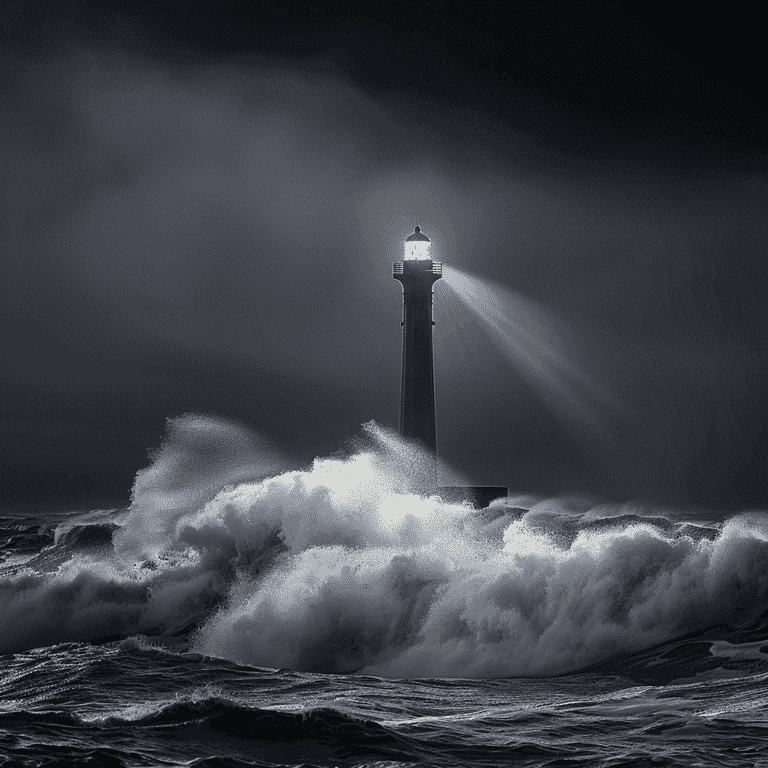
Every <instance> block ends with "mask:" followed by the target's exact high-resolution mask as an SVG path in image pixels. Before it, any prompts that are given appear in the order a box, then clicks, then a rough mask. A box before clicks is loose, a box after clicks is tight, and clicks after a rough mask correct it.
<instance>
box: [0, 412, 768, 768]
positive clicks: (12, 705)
mask: <svg viewBox="0 0 768 768" xmlns="http://www.w3.org/2000/svg"><path fill="white" fill-rule="evenodd" d="M420 462H421V459H420V457H419V455H418V454H417V453H416V452H414V451H413V449H411V448H409V447H408V446H405V445H403V444H401V443H399V441H398V439H397V438H396V437H395V436H393V435H391V434H390V433H388V432H386V431H385V430H383V429H380V428H378V427H376V426H375V425H369V426H368V427H367V442H365V441H363V442H361V443H359V444H357V445H355V446H352V447H350V448H349V450H347V451H346V452H344V453H340V454H339V455H338V456H334V457H330V458H325V459H317V460H315V462H314V463H313V464H312V466H310V467H306V468H303V469H290V468H285V467H282V468H281V467H279V466H278V465H279V464H280V459H279V458H278V457H277V456H276V455H273V454H270V452H269V450H268V449H266V448H265V447H264V446H262V445H261V444H260V443H259V442H258V439H257V438H256V437H255V436H253V435H251V434H250V433H248V432H247V431H246V430H244V429H243V428H241V427H237V426H236V425H233V424H229V423H227V422H224V421H222V420H220V419H214V418H211V417H202V416H186V417H182V418H179V419H176V420H173V421H172V422H170V424H169V433H168V436H167V438H166V441H165V443H164V444H163V446H162V448H161V449H160V450H159V451H157V452H156V453H155V454H154V455H153V456H152V460H151V463H150V465H149V466H148V467H147V469H145V470H142V471H141V472H140V473H139V474H138V476H137V478H136V481H135V483H134V486H133V489H132V494H131V500H130V503H129V504H127V505H125V506H121V507H118V508H110V509H86V508H83V509H80V510H76V511H72V510H64V509H63V508H62V509H56V508H55V507H54V508H51V509H48V510H45V511H39V512H35V513H30V512H29V511H23V510H14V509H7V510H5V511H4V512H3V514H2V519H0V549H1V551H2V554H1V555H0V558H1V561H0V620H1V621H2V624H0V654H2V673H1V674H0V765H2V766H65V765H73V766H74V765H94V766H96V765H99V766H100V765H105V766H178V765H189V766H202V765H205V766H345V767H349V768H352V767H353V766H379V767H381V768H383V767H384V766H392V767H394V766H467V765H471V766H508V765H514V766H542V767H543V766H548V767H549V768H556V767H562V768H565V766H605V767H606V768H607V767H608V766H611V767H613V766H638V767H639V766H734V767H736V766H739V767H742V766H768V687H766V682H767V681H768V610H767V609H768V513H766V512H764V511H760V510H753V511H744V512H740V513H727V514H726V513H717V512H703V511H686V510H675V509H665V508H663V507H662V506H660V505H658V504H651V503H648V502H640V501H634V502H626V503H623V504H617V503H613V502H605V501H600V500H595V499H590V498H586V497H584V496H582V495H578V494H571V495H568V496H560V497H557V498H554V499H552V498H549V499H548V498H537V497H534V496H531V495H528V496H523V495H519V496H516V497H511V498H510V499H508V500H504V499H499V500H496V501H494V502H492V503H491V504H490V506H489V507H488V508H486V509H483V510H477V509H473V508H471V507H470V506H468V505H457V504H448V503H444V502H443V501H442V499H441V498H440V497H439V496H436V495H434V494H429V493H427V492H424V491H423V490H421V491H420V490H419V488H420V487H421V485H423V482H424V467H423V463H420Z"/></svg>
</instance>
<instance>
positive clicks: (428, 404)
mask: <svg viewBox="0 0 768 768" xmlns="http://www.w3.org/2000/svg"><path fill="white" fill-rule="evenodd" d="M431 245H432V244H431V242H430V240H429V238H428V237H427V236H426V235H425V234H424V233H423V232H422V231H421V230H420V229H419V227H416V230H415V231H414V233H413V234H412V235H410V236H409V237H407V238H406V240H405V252H404V254H403V260H402V261H396V262H395V263H394V264H393V265H392V277H393V278H394V279H395V280H399V281H400V282H401V283H402V284H403V322H402V323H401V325H402V326H403V370H402V379H401V383H400V434H401V435H402V436H403V437H405V438H406V439H410V440H414V441H418V442H419V443H421V445H422V447H424V448H426V449H427V450H428V451H430V452H431V453H432V454H433V455H435V454H436V451H437V439H436V436H435V374H434V370H433V363H432V326H433V325H434V324H435V323H434V321H433V320H432V286H433V285H434V284H435V283H436V282H437V281H438V280H439V279H440V278H441V277H442V275H443V265H442V262H439V261H432V254H431V253H430V246H431Z"/></svg>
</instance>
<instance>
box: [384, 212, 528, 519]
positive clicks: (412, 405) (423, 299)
mask: <svg viewBox="0 0 768 768" xmlns="http://www.w3.org/2000/svg"><path fill="white" fill-rule="evenodd" d="M431 246H432V243H431V242H430V240H429V238H428V237H427V236H426V235H425V234H424V233H423V232H422V231H421V229H420V228H419V227H416V229H415V231H414V233H413V234H412V235H409V236H408V237H407V238H406V239H405V248H404V253H403V260H402V261H396V262H395V263H394V264H393V265H392V277H394V278H395V280H399V281H400V282H401V283H402V285H403V322H402V323H401V325H402V327H403V369H402V378H401V380H400V434H401V435H402V436H403V437H404V438H406V440H411V441H413V442H416V443H418V444H419V445H421V447H422V448H424V449H426V450H427V452H428V453H429V454H431V456H432V458H433V462H432V469H431V470H430V472H429V474H430V475H432V478H431V479H430V480H429V482H428V483H427V484H426V485H427V486H429V487H428V489H427V490H429V491H430V492H435V491H437V493H439V495H440V496H441V498H442V499H443V500H444V501H447V502H453V503H460V502H464V501H467V502H469V503H470V504H472V505H474V506H475V508H477V509H483V508H485V507H487V506H488V505H489V504H490V503H491V501H493V500H494V499H499V498H502V499H506V498H507V497H508V496H509V490H508V488H507V487H506V486H498V485H446V486H441V487H437V437H436V435H435V373H434V368H433V362H432V326H433V325H434V324H435V322H434V320H433V319H432V286H433V285H434V284H435V283H436V282H437V281H438V280H439V279H440V278H441V277H442V276H443V264H442V262H440V261H432V253H431ZM518 511H521V510H518ZM523 511H524V510H523Z"/></svg>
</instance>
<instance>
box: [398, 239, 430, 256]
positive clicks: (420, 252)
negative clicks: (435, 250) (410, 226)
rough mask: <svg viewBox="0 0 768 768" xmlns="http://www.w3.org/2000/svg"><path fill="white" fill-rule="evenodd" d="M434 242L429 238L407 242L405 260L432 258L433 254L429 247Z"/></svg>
mask: <svg viewBox="0 0 768 768" xmlns="http://www.w3.org/2000/svg"><path fill="white" fill-rule="evenodd" d="M431 245H432V243H430V242H429V240H411V241H410V242H406V244H405V254H404V255H403V260H404V261H414V260H417V259H431V258H432V254H431V253H430V252H429V247H430V246H431Z"/></svg>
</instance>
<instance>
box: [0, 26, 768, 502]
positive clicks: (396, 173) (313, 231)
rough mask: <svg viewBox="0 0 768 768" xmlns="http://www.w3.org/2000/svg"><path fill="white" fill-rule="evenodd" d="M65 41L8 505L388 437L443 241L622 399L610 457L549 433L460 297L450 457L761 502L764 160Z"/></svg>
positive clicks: (338, 52) (663, 494) (43, 118)
mask: <svg viewBox="0 0 768 768" xmlns="http://www.w3.org/2000/svg"><path fill="white" fill-rule="evenodd" d="M78 25H80V26H78ZM64 26H65V32H63V33H62V34H61V35H59V36H58V38H56V40H57V42H56V44H55V45H53V44H51V45H48V46H40V47H39V48H33V47H30V46H26V47H25V46H24V45H20V46H17V48H16V49H15V53H14V52H13V51H10V52H9V53H8V55H7V58H6V61H5V64H4V74H3V88H2V107H1V109H2V113H3V120H4V124H5V129H4V131H3V132H2V138H0V150H1V151H0V157H2V160H1V161H0V162H2V169H1V172H2V174H3V177H4V178H5V179H6V180H7V181H6V184H5V186H4V191H3V202H2V206H3V220H4V222H5V226H4V233H3V237H2V242H1V243H0V248H1V249H2V260H3V263H4V265H5V279H4V280H3V281H2V288H0V300H1V301H2V308H3V316H4V324H5V328H6V334H5V335H6V337H7V338H8V339H9V342H8V345H7V347H6V349H5V351H4V363H3V370H4V373H3V376H4V380H5V391H6V397H5V398H4V400H3V406H2V407H3V421H2V425H3V426H2V429H3V438H4V445H5V449H4V450H5V453H4V455H3V456H4V457H3V461H4V462H5V463H4V466H5V467H6V469H5V475H6V477H8V478H9V482H8V483H7V489H6V490H5V499H6V501H8V502H13V503H19V502H24V501H30V502H31V501H37V500H40V499H48V500H52V499H60V500H61V499H64V498H70V497H71V498H75V497H78V498H79V497H96V496H114V497H119V496H125V495H127V493H128V490H129V488H130V486H131V482H132V478H133V476H134V474H135V472H136V471H137V470H138V469H139V468H141V467H142V466H146V463H147V450H148V449H152V448H155V447H157V446H158V445H159V442H160V440H161V436H162V433H163V428H164V423H165V419H166V418H168V417H173V416H177V415H180V414H182V413H185V412H188V411H194V412H198V413H205V414H209V415H211V416H221V417H223V418H225V419H235V420H237V421H239V422H242V423H245V424H248V425H250V426H251V427H253V428H255V429H256V430H258V431H259V433H261V434H264V435H265V436H266V437H267V438H268V439H269V440H270V441H271V443H272V444H274V445H275V447H276V450H279V451H281V452H282V453H283V455H285V456H288V457H290V459H291V460H292V461H293V462H294V464H297V465H298V464H301V463H302V462H304V463H307V462H311V461H312V459H313V458H314V457H315V456H318V455H328V454H329V453H332V452H333V451H334V450H336V449H337V448H338V446H340V445H342V444H343V442H344V440H346V439H348V438H349V437H351V436H352V435H354V434H356V433H357V431H358V429H359V425H360V424H361V423H364V422H367V421H369V420H370V419H374V420H376V421H377V422H379V423H381V424H384V425H394V423H395V421H396V418H397V403H398V398H397V392H398V386H399V373H400V372H399V365H400V336H399V323H400V313H401V299H400V295H399V286H398V285H397V284H396V283H394V281H392V280H391V276H390V263H391V262H392V261H395V260H398V259H399V258H400V256H401V248H402V240H403V239H404V238H405V237H406V236H407V234H409V232H411V231H412V229H413V226H414V225H415V224H416V223H419V224H420V226H421V228H422V229H423V231H424V232H426V233H427V234H428V235H429V237H430V238H431V239H432V242H433V251H434V254H435V255H434V258H436V259H439V260H442V261H444V262H445V263H446V265H448V266H451V267H455V268H457V269H460V270H463V271H464V272H466V273H467V274H469V275H472V276H475V277H476V278H477V279H479V280H486V281H493V283H494V284H496V285H498V286H500V289H501V290H505V291H507V295H517V296H519V300H520V301H521V302H528V305H529V306H537V307H541V308H542V312H544V313H548V316H550V317H552V318H557V321H558V323H560V327H559V328H558V329H557V332H558V333H559V334H560V335H562V336H563V338H568V339H570V340H571V342H573V340H574V339H576V340H577V343H578V345H579V354H581V355H582V357H583V358H584V359H585V360H589V361H591V362H590V364H589V366H587V367H588V368H589V369H590V371H591V374H590V375H592V376H597V375H599V377H600V382H601V384H600V386H601V387H602V388H603V390H604V392H609V393H610V396H609V397H608V400H609V401H610V402H611V403H613V404H614V406H615V407H614V406H611V407H609V408H608V409H607V410H606V411H604V412H603V411H601V412H600V418H599V421H600V422H601V428H600V429H599V430H596V431H594V430H593V431H591V432H590V431H589V430H586V432H585V429H584V425H585V423H589V422H590V418H591V417H585V416H584V414H583V413H582V415H581V416H579V415H578V414H574V413H567V414H565V416H564V415H563V413H562V412H557V409H554V411H553V409H552V408H551V407H549V406H548V405H547V403H546V402H543V401H542V398H541V392H540V391H538V390H537V388H536V386H533V385H532V384H531V381H530V378H527V377H526V375H525V372H524V371H521V369H520V368H519V367H518V368H516V367H515V365H514V364H512V363H511V362H510V360H509V358H508V357H505V355H504V353H503V352H502V351H501V350H500V349H499V348H498V346H497V345H494V343H493V342H491V340H490V338H489V337H488V336H487V334H486V332H485V331H484V330H483V327H482V323H478V321H477V317H476V313H475V312H473V311H472V310H471V309H469V308H466V307H465V309H464V310H461V311H457V310H456V308H455V307H454V309H453V310H450V307H449V303H448V302H449V299H448V297H447V294H446V295H444V289H445V288H446V286H444V285H441V284H438V285H437V286H436V289H435V293H436V310H435V312H436V320H437V323H438V325H437V326H436V329H435V367H436V389H437V413H438V417H437V418H438V450H439V452H440V454H441V456H442V457H443V458H444V459H445V461H446V462H447V463H448V464H450V465H451V466H454V467H456V468H457V469H459V470H460V471H461V472H463V473H464V474H465V475H466V476H467V477H468V478H469V479H470V480H472V481H473V482H485V483H489V484H506V485H509V486H510V487H512V488H514V489H516V490H519V491H521V492H524V491H525V492H527V491H530V492H533V493H542V494H552V493H561V492H565V491H585V492H588V493H591V494H597V495H603V496H605V497H606V498H612V499H616V500H622V499H624V500H626V499H631V498H648V499H654V500H657V501H664V502H668V503H670V504H678V505H684V506H685V505H691V506H697V507H712V508H714V507H717V508H723V509H726V508H727V509H736V508H743V507H745V506H759V505H762V504H764V503H765V490H764V482H763V480H762V477H763V467H764V459H765V451H766V446H768V442H766V440H765V431H764V420H763V415H762V414H763V412H764V410H765V409H764V404H765V399H766V388H765V384H764V377H763V376H762V373H761V367H760V366H761V362H760V361H761V360H762V359H764V354H765V352H766V348H765V342H764V336H765V334H764V333H763V332H762V329H763V327H764V322H765V314H764V313H765V309H764V303H763V301H762V288H761V279H762V276H763V269H764V267H763V256H764V251H765V248H764V243H765V236H766V225H765V221H766V217H765V201H766V197H765V188H766V186H765V182H766V174H765V169H764V167H763V163H762V161H761V160H760V159H759V158H758V157H757V156H756V155H754V154H750V153H749V152H748V151H746V150H744V149H743V148H739V147H738V146H736V145H729V144H727V143H726V142H723V141H719V140H718V139H717V137H715V138H709V139H707V138H706V136H705V137H704V138H702V137H701V134H700V133H697V132H696V129H695V126H694V125H693V121H691V122H690V124H686V123H685V121H684V120H679V121H678V122H677V123H675V122H674V121H671V122H670V120H669V119H663V118H658V119H655V118H654V117H653V115H652V114H648V115H634V116H633V117H632V120H634V121H635V123H636V126H635V127H636V128H637V126H638V125H639V128H637V130H634V129H632V128H631V126H630V129H629V130H627V126H626V125H624V124H623V123H622V119H623V118H621V117H620V116H619V117H616V116H615V115H614V116H612V114H611V113H610V111H609V110H605V109H604V110H602V111H600V110H594V109H587V108H586V107H583V108H581V109H579V108H578V107H574V106H573V105H570V106H568V105H564V103H563V102H562V101H559V100H558V99H557V98H555V97H553V96H552V95H551V94H546V93H542V92H537V91H536V90H535V89H531V88H526V87H523V86H522V85H519V84H515V83H507V84H506V85H503V86H501V87H497V90H496V91H494V92H493V94H494V96H495V97H498V100H497V101H496V102H495V103H494V102H493V100H490V99H486V100H483V99H482V98H481V97H480V96H478V95H477V94H476V93H475V92H474V91H472V90H471V89H466V90H463V91H462V90H458V91H455V92H454V93H453V94H452V95H451V96H448V95H446V92H445V91H444V90H440V91H439V92H438V91H430V89H429V87H428V86H425V85H423V84H421V85H420V84H418V83H415V82H413V83H408V82H405V81H404V80H403V79H402V78H401V79H399V80H394V81H386V80H385V79H383V75H382V73H379V76H378V79H377V77H376V76H372V75H370V72H369V73H368V74H366V72H365V71H363V70H362V69H361V66H360V64H359V60H358V59H356V58H355V55H353V54H352V53H350V52H349V50H346V49H345V48H344V46H343V45H337V44H336V43H334V44H333V45H331V44H328V45H327V46H322V45H321V46H319V47H320V50H315V51H311V52H299V53H287V52H284V51H275V50H231V51H227V52H225V53H221V52H219V53H218V54H217V55H212V54H210V53H202V52H201V50H197V49H195V48H194V46H193V47H192V48H191V49H183V47H180V46H179V44H178V41H176V42H173V41H170V42H168V43H167V44H152V43H151V42H150V37H149V36H148V35H147V33H146V30H144V31H142V29H143V28H142V27H141V26H140V25H139V27H135V28H132V27H130V25H127V26H126V28H127V29H128V28H130V30H132V31H130V34H129V33H128V32H125V31H123V32H120V33H118V32H115V31H114V30H113V32H111V33H109V32H106V33H103V34H96V33H94V32H93V31H92V30H91V31H90V32H89V33H88V34H86V33H85V32H84V31H83V30H84V29H85V28H84V27H82V25H81V22H79V21H77V20H72V19H70V23H69V25H64ZM48 34H49V35H51V36H53V37H54V38H55V37H56V35H55V34H54V33H53V32H52V31H51V29H50V28H49V29H48ZM381 34H382V35H385V36H386V34H388V33H386V32H381ZM126 35H128V37H126ZM329 39H330V38H329ZM334 39H335V38H334ZM382 39H384V38H382ZM129 40H130V41H132V42H129ZM137 41H138V42H141V45H139V44H138V42H137ZM383 66H384V65H382V67H383ZM383 71H384V70H382V72H383ZM446 77H448V75H446ZM450 77H453V78H454V79H455V78H456V77H460V73H459V74H457V71H456V70H452V71H451V74H450ZM474 77H475V75H474V74H473V75H472V78H474ZM467 78H468V79H467V81H466V82H467V83H469V82H470V81H471V82H476V80H474V79H471V78H470V76H469V75H467ZM385 83H389V84H385ZM712 88H713V89H714V86H712ZM712 92H713V93H715V90H713V91H712ZM500 94H503V100H501V96H500ZM630 122H631V120H630ZM510 292H511V293H510ZM449 310H450V311H449ZM461 338H463V339H464V340H463V341H461V340H460V339H461ZM462 350H464V351H462ZM566 351H567V353H568V354H569V355H572V354H574V353H575V352H576V349H575V348H574V347H573V346H569V347H568V348H567V350H566ZM590 366H591V367H590ZM598 400H599V398H598ZM592 422H593V423H594V419H592ZM542 457H546V458H545V459H544V460H542Z"/></svg>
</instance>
